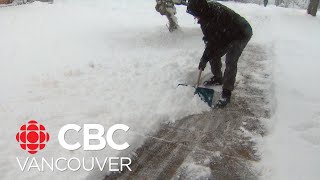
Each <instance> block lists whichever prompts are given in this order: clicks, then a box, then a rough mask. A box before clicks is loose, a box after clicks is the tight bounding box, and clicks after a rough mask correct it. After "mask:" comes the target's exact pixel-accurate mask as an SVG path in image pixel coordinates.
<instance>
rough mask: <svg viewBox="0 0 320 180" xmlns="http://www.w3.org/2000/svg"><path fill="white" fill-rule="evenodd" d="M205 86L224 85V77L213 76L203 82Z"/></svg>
mask: <svg viewBox="0 0 320 180" xmlns="http://www.w3.org/2000/svg"><path fill="white" fill-rule="evenodd" d="M203 85H204V86H219V85H222V78H217V77H215V76H213V77H211V78H210V79H209V80H207V81H205V82H203Z"/></svg>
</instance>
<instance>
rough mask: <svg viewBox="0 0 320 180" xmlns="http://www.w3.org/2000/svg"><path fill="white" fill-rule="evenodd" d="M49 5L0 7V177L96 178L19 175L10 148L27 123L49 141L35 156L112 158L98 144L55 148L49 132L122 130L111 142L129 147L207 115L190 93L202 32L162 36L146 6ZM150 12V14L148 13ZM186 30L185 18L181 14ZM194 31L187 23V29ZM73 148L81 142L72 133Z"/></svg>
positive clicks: (14, 149)
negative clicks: (165, 125) (94, 127)
mask: <svg viewBox="0 0 320 180" xmlns="http://www.w3.org/2000/svg"><path fill="white" fill-rule="evenodd" d="M74 2H75V1H57V3H55V4H52V5H50V4H46V3H40V2H36V3H32V4H28V5H24V6H16V7H10V8H3V9H1V10H0V27H1V28H0V39H1V41H0V49H1V53H0V68H1V69H0V72H1V77H0V82H1V86H2V88H1V96H0V102H1V103H0V118H1V119H2V120H3V126H1V127H2V128H1V132H2V135H3V137H2V138H1V140H0V148H1V152H0V154H1V157H5V158H1V160H0V164H1V166H2V168H1V171H0V174H1V177H2V179H9V178H10V177H13V176H15V177H16V178H17V179H22V178H26V179H28V178H30V179H48V177H50V178H52V179H57V178H58V179H68V178H70V177H73V178H74V179H81V178H86V177H88V176H89V177H90V178H93V179H97V178H99V177H100V178H101V177H103V175H104V173H105V172H103V173H99V172H92V173H91V174H89V173H88V172H82V171H79V172H76V173H75V172H71V171H66V172H55V173H52V172H50V171H46V172H42V173H39V172H37V170H36V169H33V170H31V171H30V172H25V173H21V172H20V169H19V166H18V163H17V162H16V158H15V157H21V158H24V157H26V156H27V154H26V153H25V152H22V150H21V149H20V148H19V145H18V143H16V142H15V134H16V133H17V132H18V130H19V128H20V126H21V125H22V124H24V123H26V122H27V121H29V120H30V119H35V120H37V121H38V122H39V123H41V124H43V125H44V126H45V127H46V128H47V130H48V131H49V133H50V136H51V140H50V141H49V143H48V144H47V146H46V148H45V149H44V150H43V151H41V152H38V153H37V156H36V157H42V156H44V157H48V158H51V157H54V158H57V157H66V158H70V157H79V158H81V157H100V158H102V159H104V158H105V157H106V156H107V157H110V156H118V155H120V154H119V153H120V152H118V151H115V150H112V149H111V148H110V147H106V148H105V149H104V150H102V151H98V152H92V151H91V152H90V151H83V150H82V149H80V150H77V151H72V152H69V151H67V150H65V149H63V148H62V147H61V146H60V145H59V143H58V141H57V135H58V132H59V130H60V128H61V127H62V126H63V125H65V124H69V123H75V124H77V125H80V126H82V125H83V124H85V123H97V124H101V125H103V126H104V127H105V131H106V130H107V128H109V127H110V126H111V125H114V124H118V123H123V124H126V125H128V126H129V127H131V129H130V132H129V133H128V134H125V133H119V135H117V136H116V137H117V138H118V139H117V140H121V142H123V141H127V142H128V143H129V144H130V145H131V148H130V149H129V150H128V151H126V152H122V153H123V154H124V155H126V154H128V153H130V151H133V150H134V149H135V148H137V147H138V146H139V145H140V144H141V143H142V141H143V137H144V135H146V134H148V133H150V132H152V131H154V130H155V129H156V128H157V126H158V125H159V124H160V123H161V122H166V121H174V120H177V119H180V118H182V117H185V116H188V115H191V114H195V113H201V112H203V111H207V110H209V108H208V107H207V105H206V104H205V103H204V102H202V101H201V100H200V99H199V98H198V97H197V96H194V89H193V88H191V87H178V86H177V85H178V84H179V83H190V84H191V85H192V84H194V83H195V80H196V78H197V63H198V60H199V57H200V56H201V53H202V51H203V43H202V42H201V38H199V37H200V35H201V31H200V30H199V29H198V28H196V29H194V30H193V29H189V30H188V29H187V30H186V31H185V32H183V33H180V34H170V33H169V32H168V30H167V29H166V27H165V26H164V24H165V19H163V18H162V17H161V16H159V15H158V14H157V12H156V11H155V10H154V3H150V1H142V0H140V1H135V2H131V1H130V2H129V1H116V2H115V1H104V0H96V1H77V3H74ZM146 14H148V15H146ZM189 18H190V19H189V21H190V24H192V22H193V20H192V17H189ZM192 25H193V24H192ZM71 141H72V142H76V141H78V142H82V141H83V140H82V135H81V133H79V134H78V135H77V134H76V133H75V134H73V139H71Z"/></svg>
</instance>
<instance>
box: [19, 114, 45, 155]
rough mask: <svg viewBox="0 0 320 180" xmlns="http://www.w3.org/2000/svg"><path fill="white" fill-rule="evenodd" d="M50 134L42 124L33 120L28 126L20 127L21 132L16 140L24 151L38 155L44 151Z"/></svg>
mask: <svg viewBox="0 0 320 180" xmlns="http://www.w3.org/2000/svg"><path fill="white" fill-rule="evenodd" d="M49 138H50V136H49V133H48V132H46V128H45V127H44V126H43V125H42V124H38V122H37V121H35V120H31V121H29V122H28V124H24V125H22V126H21V127H20V132H18V133H17V135H16V139H17V141H18V142H19V143H20V147H21V148H22V149H23V150H26V151H28V152H29V153H30V154H36V153H37V152H38V151H39V150H42V149H43V148H44V147H45V146H46V143H47V142H48V141H49Z"/></svg>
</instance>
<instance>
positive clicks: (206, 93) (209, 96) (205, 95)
mask: <svg viewBox="0 0 320 180" xmlns="http://www.w3.org/2000/svg"><path fill="white" fill-rule="evenodd" d="M194 94H198V95H199V97H200V98H201V100H202V101H204V102H206V103H207V104H208V106H210V107H212V101H213V95H214V90H213V89H208V88H203V87H197V88H196V91H195V92H194Z"/></svg>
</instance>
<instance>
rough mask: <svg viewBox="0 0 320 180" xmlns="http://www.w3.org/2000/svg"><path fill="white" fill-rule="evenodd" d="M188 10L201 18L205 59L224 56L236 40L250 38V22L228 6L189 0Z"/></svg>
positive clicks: (203, 58)
mask: <svg viewBox="0 0 320 180" xmlns="http://www.w3.org/2000/svg"><path fill="white" fill-rule="evenodd" d="M187 12H188V13H190V14H191V15H193V16H195V17H197V18H199V21H198V23H199V24H200V25H201V29H202V32H203V35H204V37H203V40H204V41H205V43H206V49H205V51H204V54H203V56H202V60H203V61H206V62H207V61H209V60H210V59H209V58H210V57H211V58H213V57H222V56H223V55H224V54H225V53H226V52H227V49H228V48H229V47H230V44H231V42H232V41H234V40H243V39H250V37H251V36H252V29H251V26H250V24H249V23H248V22H247V21H246V20H245V19H244V18H243V17H241V16H240V15H239V14H237V13H235V12H234V11H233V10H231V9H229V8H228V7H226V6H224V5H222V4H220V3H217V2H208V3H207V1H206V0H189V4H188V8H187Z"/></svg>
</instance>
